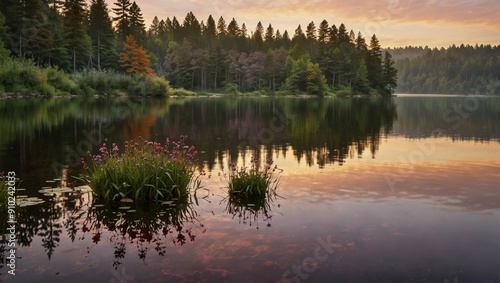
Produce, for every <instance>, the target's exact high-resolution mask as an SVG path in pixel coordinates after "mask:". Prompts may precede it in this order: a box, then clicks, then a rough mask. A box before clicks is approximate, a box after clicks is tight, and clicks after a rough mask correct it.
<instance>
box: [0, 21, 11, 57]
mask: <svg viewBox="0 0 500 283" xmlns="http://www.w3.org/2000/svg"><path fill="white" fill-rule="evenodd" d="M6 35H7V28H6V26H5V16H4V15H3V14H2V12H0V62H2V61H3V60H4V59H5V58H7V57H8V56H9V54H10V51H9V50H8V49H6V48H5V44H4V40H5V38H6Z"/></svg>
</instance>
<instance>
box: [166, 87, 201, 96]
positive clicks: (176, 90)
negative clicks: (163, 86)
mask: <svg viewBox="0 0 500 283" xmlns="http://www.w3.org/2000/svg"><path fill="white" fill-rule="evenodd" d="M169 95H171V96H196V92H194V91H190V90H186V89H184V88H174V89H171V90H170V92H169Z"/></svg>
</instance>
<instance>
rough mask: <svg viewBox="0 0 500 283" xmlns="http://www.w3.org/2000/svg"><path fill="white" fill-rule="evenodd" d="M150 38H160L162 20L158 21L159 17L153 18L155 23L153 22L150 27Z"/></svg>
mask: <svg viewBox="0 0 500 283" xmlns="http://www.w3.org/2000/svg"><path fill="white" fill-rule="evenodd" d="M164 23H165V22H164ZM148 36H149V37H150V38H154V37H158V36H160V20H159V19H158V17H157V16H155V17H154V18H153V21H152V22H151V25H150V26H149V30H148Z"/></svg>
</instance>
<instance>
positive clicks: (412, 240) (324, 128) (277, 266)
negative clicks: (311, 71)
mask: <svg viewBox="0 0 500 283" xmlns="http://www.w3.org/2000/svg"><path fill="white" fill-rule="evenodd" d="M0 117H1V119H0V130H1V132H0V172H1V171H4V172H6V174H7V172H15V174H16V176H17V177H19V178H20V179H21V180H22V182H21V183H20V184H19V190H17V192H16V194H17V195H16V196H17V200H18V205H17V206H16V207H15V213H16V214H15V216H16V220H17V224H16V225H15V231H14V236H12V237H15V243H16V246H17V250H16V251H15V253H14V256H15V274H16V275H11V274H9V273H8V272H9V271H10V270H11V267H9V266H8V263H9V257H12V256H11V253H10V248H9V247H8V242H7V237H8V236H9V235H8V234H7V233H10V230H7V228H8V227H10V226H9V225H8V224H7V221H8V219H7V214H6V213H4V212H3V211H2V214H1V215H2V219H0V220H1V223H0V227H1V229H2V232H3V234H4V236H3V242H2V245H1V255H2V258H1V265H0V273H1V275H0V280H1V281H5V282H435V283H441V282H453V283H455V282H500V185H499V184H500V97H482V96H436V95H434V96H427V95H425V96H415V95H398V97H394V98H391V99H381V98H353V99H340V98H322V99H321V98H266V97H254V98H236V97H205V98H202V97H200V98H191V99H181V98H169V99H153V98H145V99H127V98H114V99H103V98H96V99H81V98H58V99H1V100H0ZM180 135H187V136H188V142H187V144H189V145H194V146H195V147H196V148H197V149H198V152H199V160H198V163H199V171H198V173H197V174H198V175H199V174H203V176H201V177H200V178H201V179H202V184H203V186H204V189H200V190H198V191H197V193H196V197H195V196H194V195H191V197H190V198H189V199H187V200H184V201H181V200H179V201H174V202H167V203H163V204H162V203H160V204H148V205H144V204H127V205H128V206H127V207H124V206H123V205H122V206H120V205H118V204H117V205H105V204H102V203H100V202H99V200H96V199H94V198H92V195H91V194H90V193H88V192H87V193H86V192H85V191H76V192H73V190H72V189H69V190H68V189H67V186H68V182H72V180H73V179H72V176H77V175H78V174H80V173H81V172H82V168H81V164H80V158H81V157H82V156H84V155H86V154H87V151H90V152H91V153H97V151H98V148H99V147H100V144H101V143H103V142H107V143H112V142H116V143H117V144H118V146H119V147H120V148H123V144H124V142H125V141H130V140H132V139H134V140H138V139H139V136H140V137H141V138H142V139H143V140H157V141H161V142H163V141H165V139H166V138H167V137H170V138H171V139H177V138H179V137H180ZM252 156H255V157H256V158H259V159H265V158H269V157H271V158H272V159H273V160H274V164H276V165H278V167H279V168H281V169H283V173H282V174H281V178H280V184H279V187H278V189H277V193H278V195H279V196H277V197H276V198H271V199H268V201H267V202H265V203H263V204H248V203H247V204H245V203H235V202H233V201H231V200H229V199H228V198H227V184H226V183H225V179H224V177H223V175H224V172H225V171H224V170H226V168H227V164H228V162H236V163H237V164H238V166H245V165H248V164H249V162H250V160H251V157H252ZM219 175H221V176H222V177H221V176H219ZM76 185H77V186H78V185H80V184H79V183H78V182H77V184H76ZM0 208H1V209H2V210H4V211H7V207H5V205H4V206H2V207H0Z"/></svg>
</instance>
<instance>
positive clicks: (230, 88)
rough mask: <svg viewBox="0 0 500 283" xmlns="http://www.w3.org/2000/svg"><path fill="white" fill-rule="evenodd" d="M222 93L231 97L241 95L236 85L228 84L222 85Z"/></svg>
mask: <svg viewBox="0 0 500 283" xmlns="http://www.w3.org/2000/svg"><path fill="white" fill-rule="evenodd" d="M224 93H227V94H233V95H236V94H241V92H240V90H239V87H238V85H237V84H234V83H229V82H228V83H226V84H225V85H224Z"/></svg>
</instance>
